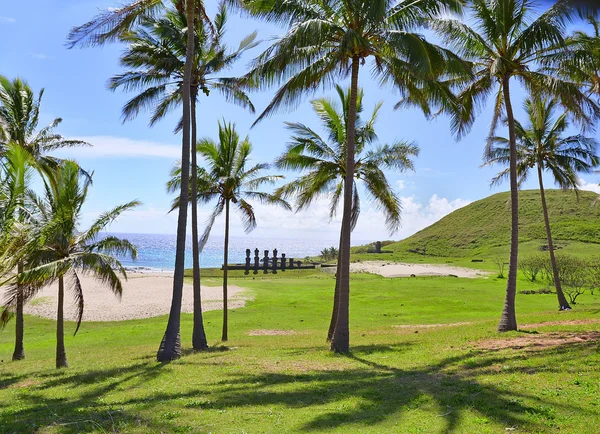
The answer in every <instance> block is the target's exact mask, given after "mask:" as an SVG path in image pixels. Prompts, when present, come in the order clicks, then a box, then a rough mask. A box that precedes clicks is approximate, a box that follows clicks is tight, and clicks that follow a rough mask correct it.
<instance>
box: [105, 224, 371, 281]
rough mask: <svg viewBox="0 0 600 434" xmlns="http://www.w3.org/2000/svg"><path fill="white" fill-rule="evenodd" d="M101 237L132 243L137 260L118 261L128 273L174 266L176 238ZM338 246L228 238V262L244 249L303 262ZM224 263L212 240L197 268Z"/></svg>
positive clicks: (241, 257) (188, 263)
mask: <svg viewBox="0 0 600 434" xmlns="http://www.w3.org/2000/svg"><path fill="white" fill-rule="evenodd" d="M103 235H114V236H117V237H119V238H125V239H127V240H129V241H130V242H131V243H133V244H134V245H135V246H136V248H137V250H138V258H137V260H136V261H132V260H131V259H129V258H119V260H120V261H121V263H122V264H123V266H125V267H126V268H127V269H130V270H135V269H138V270H148V271H165V272H166V271H172V270H173V268H174V267H175V246H176V242H177V239H176V236H175V235H163V234H123V233H110V234H103ZM352 244H353V245H359V244H365V242H364V241H355V242H353V243H352ZM333 246H335V247H336V248H337V247H338V242H336V241H332V240H308V239H290V238H251V237H230V239H229V263H230V264H233V263H244V262H245V258H246V249H250V250H251V251H252V257H253V256H254V249H256V248H258V249H259V251H260V257H261V258H262V257H263V255H264V250H269V256H272V250H273V249H277V251H278V253H277V256H281V254H282V253H285V254H286V257H288V258H298V259H303V258H305V257H306V256H317V255H319V254H320V253H321V250H323V249H324V248H328V247H333ZM222 264H223V237H217V236H215V237H211V238H210V239H209V240H208V242H207V243H206V246H205V247H204V251H203V252H202V254H201V255H200V267H202V268H220V267H221V265H222ZM185 267H186V268H191V267H192V244H191V238H188V241H187V243H186V254H185Z"/></svg>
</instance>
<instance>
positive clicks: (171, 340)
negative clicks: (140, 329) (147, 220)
mask: <svg viewBox="0 0 600 434" xmlns="http://www.w3.org/2000/svg"><path fill="white" fill-rule="evenodd" d="M185 3H186V7H185V9H186V10H185V13H186V18H187V23H188V27H187V46H186V52H185V67H184V74H183V137H182V146H181V193H180V195H179V216H178V219H177V247H176V250H175V272H174V275H173V299H172V300H171V311H170V312H169V320H168V322H167V330H166V331H165V334H164V336H163V338H162V341H161V343H160V346H159V348H158V353H157V354H156V359H157V360H158V361H159V362H168V361H171V360H175V359H178V358H179V357H181V339H180V335H179V328H180V322H181V298H182V296H183V274H184V271H185V270H184V269H185V239H186V229H187V228H186V225H187V208H188V195H189V188H190V186H189V177H190V83H191V77H192V63H193V59H194V4H195V2H194V1H190V0H188V1H186V2H185Z"/></svg>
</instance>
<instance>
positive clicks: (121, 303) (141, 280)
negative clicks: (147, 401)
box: [25, 272, 248, 321]
mask: <svg viewBox="0 0 600 434" xmlns="http://www.w3.org/2000/svg"><path fill="white" fill-rule="evenodd" d="M128 277H129V279H128V280H127V281H124V282H123V297H122V299H121V300H119V299H118V298H117V297H115V296H114V295H113V294H112V292H111V291H110V290H109V289H107V288H106V287H105V286H103V285H102V284H101V283H100V282H98V281H96V280H95V279H93V278H91V277H85V276H83V277H81V276H80V278H81V284H82V287H83V294H84V302H85V309H84V314H83V320H84V321H121V320H127V319H137V318H149V317H153V316H159V315H165V314H168V313H169V309H170V307H171V294H172V291H173V277H172V275H171V274H167V273H131V272H129V273H128ZM222 291H223V289H222V287H212V286H202V309H203V311H208V310H218V309H222V308H223V302H222V301H223V294H222ZM244 291H245V290H244V288H240V287H239V286H235V285H228V295H229V302H228V307H229V308H230V309H236V308H240V307H243V306H244V305H245V302H246V300H247V299H248V294H247V293H245V292H244ZM72 300H73V297H72V294H71V292H70V287H69V285H68V283H66V282H65V318H66V319H69V320H74V319H76V316H75V312H76V310H75V306H74V304H73V301H72ZM57 301H58V284H54V285H52V286H49V287H46V288H44V289H43V290H42V291H40V293H39V294H38V295H37V296H36V298H35V299H34V300H32V301H31V302H30V303H28V304H27V305H26V306H25V313H28V314H32V315H38V316H41V317H44V318H51V319H54V318H56V304H57ZM182 311H183V312H192V311H193V292H192V285H191V284H185V285H184V287H183V300H182Z"/></svg>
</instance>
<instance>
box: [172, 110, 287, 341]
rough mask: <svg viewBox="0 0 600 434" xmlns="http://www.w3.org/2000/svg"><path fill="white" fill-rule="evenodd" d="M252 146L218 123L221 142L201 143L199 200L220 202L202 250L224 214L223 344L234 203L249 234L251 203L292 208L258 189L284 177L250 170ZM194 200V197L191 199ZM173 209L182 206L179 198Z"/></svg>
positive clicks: (177, 173) (176, 175)
mask: <svg viewBox="0 0 600 434" xmlns="http://www.w3.org/2000/svg"><path fill="white" fill-rule="evenodd" d="M251 152H252V145H251V143H250V141H249V140H248V138H247V137H246V138H245V139H241V138H240V136H239V134H238V133H237V132H236V130H235V125H234V124H232V123H226V122H223V123H221V122H219V141H218V142H214V141H213V140H212V139H209V138H205V139H202V140H200V141H199V142H198V154H199V155H200V156H201V157H203V158H204V159H205V161H206V165H207V169H204V168H199V169H198V181H199V182H198V185H199V188H198V193H197V196H196V200H197V202H199V203H209V202H212V201H215V200H216V201H217V203H216V205H215V208H214V209H213V212H212V214H211V216H210V218H209V220H208V222H207V224H206V229H205V230H204V233H203V234H202V237H201V238H200V248H201V249H202V248H203V247H204V245H205V244H206V241H207V240H208V237H209V235H210V232H211V229H212V226H213V224H214V222H215V219H216V218H217V217H218V216H219V215H221V214H222V213H223V211H225V241H224V247H223V256H224V259H223V333H222V336H221V340H222V341H227V339H228V333H227V332H228V318H227V313H228V312H227V271H228V256H229V217H230V215H229V214H230V208H231V205H232V204H233V205H234V206H235V207H236V208H237V209H238V211H239V212H240V214H241V215H242V222H243V224H244V228H245V230H246V232H250V231H252V230H253V229H254V228H255V227H256V216H255V214H254V207H253V206H252V204H251V202H250V201H257V202H259V203H262V204H272V205H279V206H282V207H284V208H285V209H291V207H290V206H289V204H288V203H287V202H286V201H285V200H283V199H281V198H280V197H279V196H276V195H274V194H271V193H266V192H263V191H260V190H259V189H260V188H261V187H262V186H264V185H268V184H273V183H274V182H276V181H277V180H279V179H282V176H279V175H263V172H264V171H265V170H266V169H268V168H269V165H268V164H262V163H261V164H256V165H254V166H252V167H248V163H249V161H248V160H249V158H250V154H251ZM181 174H182V168H181V166H177V167H175V168H174V169H173V171H172V178H171V180H170V181H169V183H168V185H167V188H168V190H169V191H171V192H174V191H177V190H179V187H180V183H181ZM192 200H194V198H193V197H192ZM173 207H174V208H175V207H181V202H180V200H179V198H177V199H176V200H175V202H174V205H173Z"/></svg>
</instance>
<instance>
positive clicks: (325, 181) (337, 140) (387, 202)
mask: <svg viewBox="0 0 600 434" xmlns="http://www.w3.org/2000/svg"><path fill="white" fill-rule="evenodd" d="M336 90H337V94H338V97H339V102H340V104H339V105H338V104H336V103H335V102H334V101H332V100H329V99H326V98H322V99H317V100H314V101H312V106H313V110H314V111H315V113H316V114H317V116H318V117H319V118H320V120H321V123H322V125H323V129H324V130H325V131H326V132H327V139H323V138H321V136H319V135H318V134H317V133H316V132H315V131H314V130H313V129H311V128H309V127H307V126H305V125H303V124H299V123H286V125H287V128H288V129H289V130H290V131H292V133H293V134H294V135H293V137H292V140H291V142H290V143H289V144H288V147H287V149H286V151H285V153H284V154H283V155H281V156H280V157H279V158H277V160H276V161H275V164H276V166H277V167H280V168H282V169H291V170H298V171H302V173H303V174H302V176H301V177H300V178H298V179H296V180H294V181H292V182H290V183H288V184H286V185H284V186H283V187H281V188H279V189H278V190H277V191H276V194H279V195H282V196H284V197H288V196H296V197H297V204H296V209H297V210H298V211H299V210H302V209H305V208H307V207H309V206H310V205H311V203H312V202H313V201H314V200H315V199H317V198H319V197H328V198H330V207H329V213H330V218H333V216H334V215H335V213H336V211H337V208H338V205H339V201H340V197H341V194H342V191H343V189H344V179H345V177H346V173H347V172H346V167H347V166H346V155H347V152H348V147H347V143H348V140H347V132H348V116H349V111H350V110H349V104H350V98H349V93H350V91H349V90H348V91H344V89H342V87H341V86H336ZM362 99H363V91H362V89H359V91H358V94H357V98H356V152H355V161H354V164H353V167H354V175H353V177H352V178H353V180H352V182H353V187H352V190H353V201H352V214H351V215H352V218H351V223H350V226H351V229H354V227H355V225H356V223H357V221H358V216H359V214H360V200H359V199H360V198H359V195H358V187H357V181H359V180H360V181H362V184H363V185H364V187H365V189H366V190H367V192H368V193H369V196H370V197H371V198H372V200H373V202H375V204H376V205H377V206H378V207H379V208H381V209H382V210H383V212H384V214H385V217H386V224H387V227H388V229H389V230H390V233H393V232H395V231H396V230H397V229H398V228H399V226H400V211H401V205H400V199H399V198H398V196H396V194H395V193H394V191H393V190H392V188H391V187H390V185H389V183H388V181H387V179H386V176H385V174H384V173H383V171H382V169H394V170H398V171H405V170H413V169H414V166H413V162H412V160H411V157H415V156H417V155H418V154H419V149H418V148H417V147H416V146H415V145H414V144H411V143H406V142H396V143H394V144H392V145H383V146H378V147H377V148H375V149H369V146H370V145H373V144H374V143H375V142H376V141H377V134H376V133H375V122H376V120H377V114H378V112H379V109H380V108H381V103H380V104H377V105H376V106H375V109H374V110H373V113H372V115H371V117H370V118H369V119H368V120H367V121H366V122H363V121H362V119H361V114H362V112H363V105H362ZM340 240H341V234H340ZM340 242H341V241H340ZM332 250H334V251H335V250H336V249H335V248H332ZM336 256H337V257H338V273H339V272H340V271H341V270H340V264H341V262H342V261H341V258H340V257H339V250H337V251H336V252H335V254H334V255H333V257H334V258H335V257H336ZM339 289H340V286H339V284H338V281H336V287H335V295H334V303H333V313H332V317H331V322H330V326H329V332H328V334H327V340H328V341H329V340H331V339H332V338H333V334H334V329H335V325H336V322H337V318H338V312H339Z"/></svg>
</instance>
